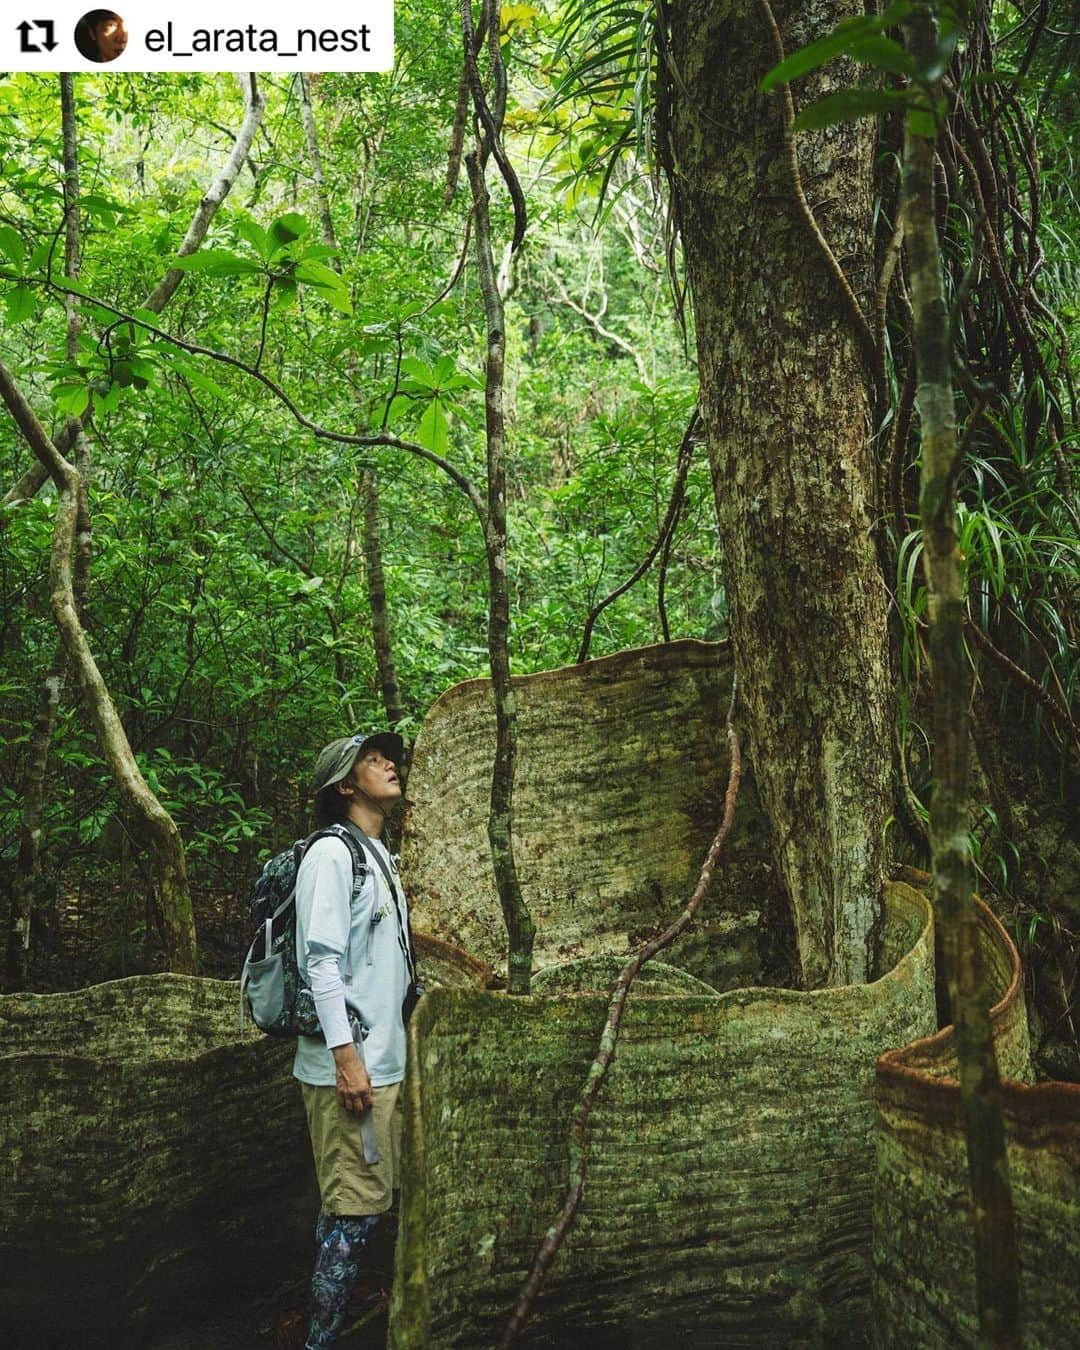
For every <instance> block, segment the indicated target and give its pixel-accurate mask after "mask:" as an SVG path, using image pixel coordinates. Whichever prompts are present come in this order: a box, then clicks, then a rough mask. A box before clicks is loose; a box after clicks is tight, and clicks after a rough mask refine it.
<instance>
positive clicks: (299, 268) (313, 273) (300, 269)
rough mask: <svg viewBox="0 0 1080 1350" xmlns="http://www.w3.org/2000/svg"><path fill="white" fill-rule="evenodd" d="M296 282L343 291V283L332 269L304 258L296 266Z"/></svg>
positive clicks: (311, 259) (312, 259)
mask: <svg viewBox="0 0 1080 1350" xmlns="http://www.w3.org/2000/svg"><path fill="white" fill-rule="evenodd" d="M296 279H297V281H306V282H307V283H308V285H309V286H328V287H330V288H332V289H335V290H344V289H345V283H344V282H343V281H342V279H341V277H340V276H339V275H338V273H337V272H335V271H334V269H333V268H332V267H327V266H326V264H325V263H321V262H317V261H316V260H315V259H314V258H304V259H302V260H301V261H300V262H299V263H297V265H296Z"/></svg>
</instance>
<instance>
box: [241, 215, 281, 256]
mask: <svg viewBox="0 0 1080 1350" xmlns="http://www.w3.org/2000/svg"><path fill="white" fill-rule="evenodd" d="M236 233H237V234H238V235H239V236H240V238H241V239H243V240H245V241H246V242H247V243H249V244H250V245H251V247H252V248H253V249H254V250H255V252H256V253H257V254H258V255H259V257H260V258H262V260H263V262H266V261H267V259H268V258H269V257H270V254H271V253H272V252H273V249H272V247H271V244H270V240H269V238H268V237H267V233H266V231H265V230H264V229H263V227H262V226H261V225H260V224H259V223H258V222H257V221H254V220H252V219H251V217H250V216H238V217H237V218H236Z"/></svg>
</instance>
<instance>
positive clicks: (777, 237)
mask: <svg viewBox="0 0 1080 1350" xmlns="http://www.w3.org/2000/svg"><path fill="white" fill-rule="evenodd" d="M862 12H863V11H862V7H861V6H860V5H855V4H852V3H850V0H845V3H843V4H841V5H840V6H830V7H825V6H816V5H814V6H794V5H792V4H790V3H787V2H785V3H784V4H781V5H780V6H779V7H778V9H777V20H778V22H779V25H780V29H781V32H782V35H783V41H784V46H785V48H786V50H787V51H792V50H794V49H795V48H796V47H798V46H800V45H802V44H803V43H804V42H805V41H807V40H808V39H809V38H811V37H814V36H819V35H820V34H821V32H823V31H825V30H826V29H827V27H828V26H830V25H831V24H832V23H833V22H834V21H835V20H837V19H839V18H843V17H844V15H845V14H846V13H850V14H856V13H859V14H861V13H862ZM669 17H670V24H671V53H670V55H671V61H670V66H671V68H673V69H674V70H675V71H677V72H678V79H677V81H676V80H675V79H674V77H669V83H670V87H669V94H668V97H667V100H666V104H665V103H664V102H662V103H661V112H662V114H663V115H664V116H665V117H666V121H667V125H668V137H669V145H670V151H671V164H670V172H671V175H672V179H673V183H674V189H675V195H676V205H677V209H678V213H679V224H680V227H681V231H682V237H683V241H684V245H685V249H686V267H687V273H688V278H689V283H690V291H691V295H692V300H693V308H694V316H695V320H696V326H697V346H698V357H699V362H700V378H701V407H702V413H703V418H704V424H705V430H706V436H707V440H708V445H709V454H710V460H711V464H712V470H713V479H714V484H715V490H716V506H717V514H718V517H719V523H720V533H721V539H722V546H723V552H724V580H725V585H726V588H727V593H728V597H729V600H730V604H731V631H732V637H733V640H734V648H735V657H736V667H737V670H738V672H739V680H740V689H741V691H742V697H743V708H744V715H745V720H746V726H747V730H748V732H749V736H750V741H751V747H752V750H751V754H752V759H753V763H754V768H755V773H756V775H757V781H758V787H759V790H760V792H761V797H762V801H763V804H764V806H765V808H766V811H767V812H768V815H769V818H770V820H771V822H772V828H773V843H774V850H775V853H776V857H777V861H778V864H779V866H780V869H781V872H782V875H783V878H784V883H785V885H786V887H787V890H788V893H789V895H790V899H791V904H792V909H793V912H794V918H795V924H796V931H797V936H798V944H799V953H800V958H801V961H802V967H803V975H804V978H805V981H806V984H807V985H808V986H815V985H821V984H825V983H833V984H841V983H845V982H848V981H854V980H863V979H865V978H866V977H867V974H868V971H869V969H870V964H871V951H870V949H871V946H872V943H873V936H874V930H875V925H876V922H877V918H878V913H879V895H880V887H881V879H882V872H883V829H884V824H885V820H886V817H887V815H888V812H889V809H890V807H889V800H890V792H889V760H888V745H889V717H888V706H887V705H888V687H889V681H888V667H887V651H886V636H885V591H884V587H883V584H882V579H881V576H880V574H879V571H878V568H877V565H876V561H875V554H874V549H873V547H872V543H871V537H870V530H871V524H872V518H873V514H874V506H873V481H874V475H873V471H872V458H871V452H870V445H869V438H870V430H871V426H870V422H871V408H870V394H869V389H870V387H871V383H872V382H871V378H870V375H871V372H870V370H869V369H868V366H867V364H866V360H865V356H864V354H863V350H862V349H861V348H860V340H859V337H858V336H857V332H856V325H855V323H854V322H853V320H852V315H851V306H850V304H848V303H847V302H846V301H845V299H844V297H843V295H842V292H841V288H840V285H839V282H838V280H837V278H836V277H835V275H834V274H833V273H832V272H831V271H830V269H829V268H828V266H827V265H826V261H825V255H824V252H823V251H822V249H821V247H820V245H819V244H818V242H817V241H816V240H815V239H814V238H813V236H812V234H811V232H810V230H809V228H808V225H807V222H806V220H805V219H804V218H803V216H802V214H801V212H800V210H799V209H798V207H797V204H796V200H795V194H794V191H793V179H792V174H791V168H790V164H789V160H788V155H787V150H786V145H785V136H784V118H783V111H782V102H781V100H780V99H779V98H776V97H773V96H772V95H764V94H761V93H760V92H759V91H758V83H759V81H760V79H761V77H762V76H763V75H764V73H765V72H766V71H767V70H768V69H769V68H770V67H771V66H772V65H773V64H774V63H775V61H776V60H777V55H776V48H775V40H774V36H773V34H772V32H771V31H770V28H769V26H768V22H767V15H766V13H765V7H764V6H762V7H760V8H759V6H758V5H757V4H753V5H744V6H740V7H739V8H738V9H737V10H732V9H730V8H729V7H726V6H720V5H716V4H712V3H710V2H709V0H692V2H691V3H688V4H686V5H681V6H678V7H677V8H674V9H673V10H672V11H671V12H670V16H669ZM718 70H722V71H724V78H723V79H722V80H718V79H717V76H716V72H717V71H718ZM807 84H808V85H810V86H812V88H808V89H806V90H805V91H803V96H804V97H806V98H810V97H811V96H816V95H817V93H819V92H821V91H822V89H823V88H824V87H829V85H830V80H829V77H828V76H827V75H825V76H816V77H813V78H812V79H810V80H808V81H807ZM797 152H798V162H799V165H800V169H801V177H802V181H803V183H804V184H805V185H806V192H807V195H808V197H809V198H810V200H811V202H813V203H818V204H820V205H819V208H818V223H819V225H820V226H821V227H822V230H823V232H824V234H825V235H826V236H827V237H828V239H829V241H830V243H831V245H832V250H833V252H834V254H835V255H836V256H837V257H839V258H841V259H843V260H844V266H845V269H846V272H847V275H848V276H849V277H850V278H851V279H852V285H853V289H854V291H855V293H856V295H858V294H860V293H863V294H865V292H866V290H867V288H868V284H869V280H870V267H871V262H872V250H871V241H872V231H871V195H872V193H871V190H872V162H873V152H874V129H873V126H872V124H869V123H865V122H864V123H859V124H856V125H855V126H844V127H840V128H830V129H829V131H828V132H827V133H812V134H806V135H801V136H800V137H799V140H798V145H797Z"/></svg>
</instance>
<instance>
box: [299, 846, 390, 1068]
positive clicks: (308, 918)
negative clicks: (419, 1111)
mask: <svg viewBox="0 0 1080 1350" xmlns="http://www.w3.org/2000/svg"><path fill="white" fill-rule="evenodd" d="M369 847H371V848H376V849H379V850H380V851H381V853H382V856H383V859H384V861H386V863H387V866H388V867H391V870H393V869H392V864H391V862H390V855H389V854H388V853H387V851H386V849H385V848H384V847H383V845H382V844H381V843H379V842H378V841H376V840H371V841H370V843H369ZM352 883H353V866H352V855H351V854H350V852H349V848H348V845H347V844H345V843H344V842H343V841H342V840H340V839H334V838H332V837H328V838H324V839H317V840H316V841H315V843H314V844H312V846H311V848H310V849H309V850H308V852H307V853H306V855H305V856H304V861H303V862H302V863H301V864H300V870H299V872H298V873H297V877H296V957H297V964H298V965H299V967H300V974H301V975H302V976H303V977H304V978H305V979H307V980H308V981H309V982H310V983H311V984H312V992H313V993H314V995H315V1003H316V1009H317V1011H318V1013H319V1024H320V1026H321V1027H322V1029H323V1033H324V1034H325V1036H326V1043H325V1044H324V1043H323V1042H322V1041H320V1040H317V1039H316V1038H314V1037H312V1036H299V1037H297V1042H296V1056H295V1058H294V1059H293V1076H294V1077H295V1078H298V1079H299V1080H300V1081H301V1082H302V1083H314V1084H316V1085H322V1086H327V1087H331V1086H333V1084H334V1083H335V1082H336V1081H337V1075H336V1071H335V1067H334V1057H333V1055H332V1054H331V1053H330V1049H329V1047H330V1046H334V1045H343V1044H345V1043H346V1042H347V1041H349V1040H351V1036H350V1034H349V1027H348V1020H347V1016H346V1005H347V1006H348V1008H349V1009H351V1010H353V1011H355V1012H356V1014H357V1015H358V1016H359V1018H360V1020H361V1021H362V1022H363V1024H364V1026H366V1027H367V1028H368V1032H369V1034H368V1036H367V1039H366V1040H365V1041H364V1051H363V1053H364V1062H365V1064H366V1065H367V1071H368V1074H369V1075H370V1077H371V1083H372V1086H373V1087H385V1086H386V1085H387V1084H389V1083H398V1082H400V1081H401V1079H402V1078H404V1076H405V1028H404V1026H403V1025H402V1021H401V1004H402V1000H403V999H404V997H405V991H406V989H407V988H408V981H409V973H408V967H407V965H406V962H405V956H404V954H403V952H402V950H401V943H400V941H399V939H398V921H397V918H396V916H395V914H394V900H393V896H392V895H391V894H390V891H389V889H388V887H387V885H386V881H385V879H384V877H383V876H382V873H381V871H380V870H379V868H378V867H377V866H374V865H373V866H371V867H369V869H368V874H367V876H366V878H365V879H364V884H363V887H362V888H361V890H360V893H359V895H358V896H357V897H356V899H355V901H354V900H352ZM398 895H399V897H400V899H401V903H402V913H401V921H402V923H403V924H406V923H407V922H408V915H407V911H406V909H405V907H404V905H405V897H404V895H403V893H402V891H401V887H400V885H399V886H398ZM335 976H336V978H335ZM313 977H314V978H313ZM335 985H338V987H337V988H335Z"/></svg>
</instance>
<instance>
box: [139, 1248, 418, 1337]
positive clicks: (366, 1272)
mask: <svg viewBox="0 0 1080 1350" xmlns="http://www.w3.org/2000/svg"><path fill="white" fill-rule="evenodd" d="M385 1255H386V1253H385V1252H384V1251H379V1250H377V1251H376V1252H375V1254H374V1257H373V1259H372V1261H370V1262H369V1263H367V1264H366V1265H365V1267H363V1268H362V1269H361V1271H360V1276H359V1278H358V1280H357V1286H356V1290H355V1292H354V1294H353V1298H352V1301H351V1303H350V1304H349V1315H348V1318H347V1320H346V1323H345V1328H344V1330H343V1331H342V1333H341V1336H340V1338H339V1339H338V1345H339V1346H340V1347H341V1350H360V1347H361V1346H363V1347H364V1350H383V1347H384V1346H385V1345H386V1335H387V1330H388V1308H389V1301H390V1299H389V1287H390V1283H391V1278H392V1277H391V1272H390V1268H389V1265H388V1264H384V1258H385ZM376 1262H378V1263H379V1264H378V1265H376ZM306 1331H307V1274H306V1272H305V1274H304V1275H303V1276H301V1277H299V1278H298V1279H297V1280H296V1281H295V1282H294V1283H292V1284H290V1285H287V1286H284V1287H283V1288H281V1289H277V1290H275V1291H274V1292H273V1293H272V1294H270V1295H266V1296H263V1297H261V1298H256V1299H251V1298H247V1299H242V1300H240V1299H238V1300H237V1302H236V1303H235V1304H232V1305H230V1306H227V1307H218V1308H217V1309H216V1310H215V1312H214V1313H213V1315H212V1316H209V1317H205V1318H201V1319H200V1320H198V1321H191V1322H185V1323H184V1325H183V1326H178V1327H173V1328H171V1329H169V1330H162V1331H159V1332H158V1333H156V1334H155V1335H153V1336H151V1337H149V1338H148V1339H147V1340H146V1342H145V1343H144V1344H145V1350H301V1348H302V1346H303V1344H304V1341H305V1339H306V1336H305V1333H306Z"/></svg>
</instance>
